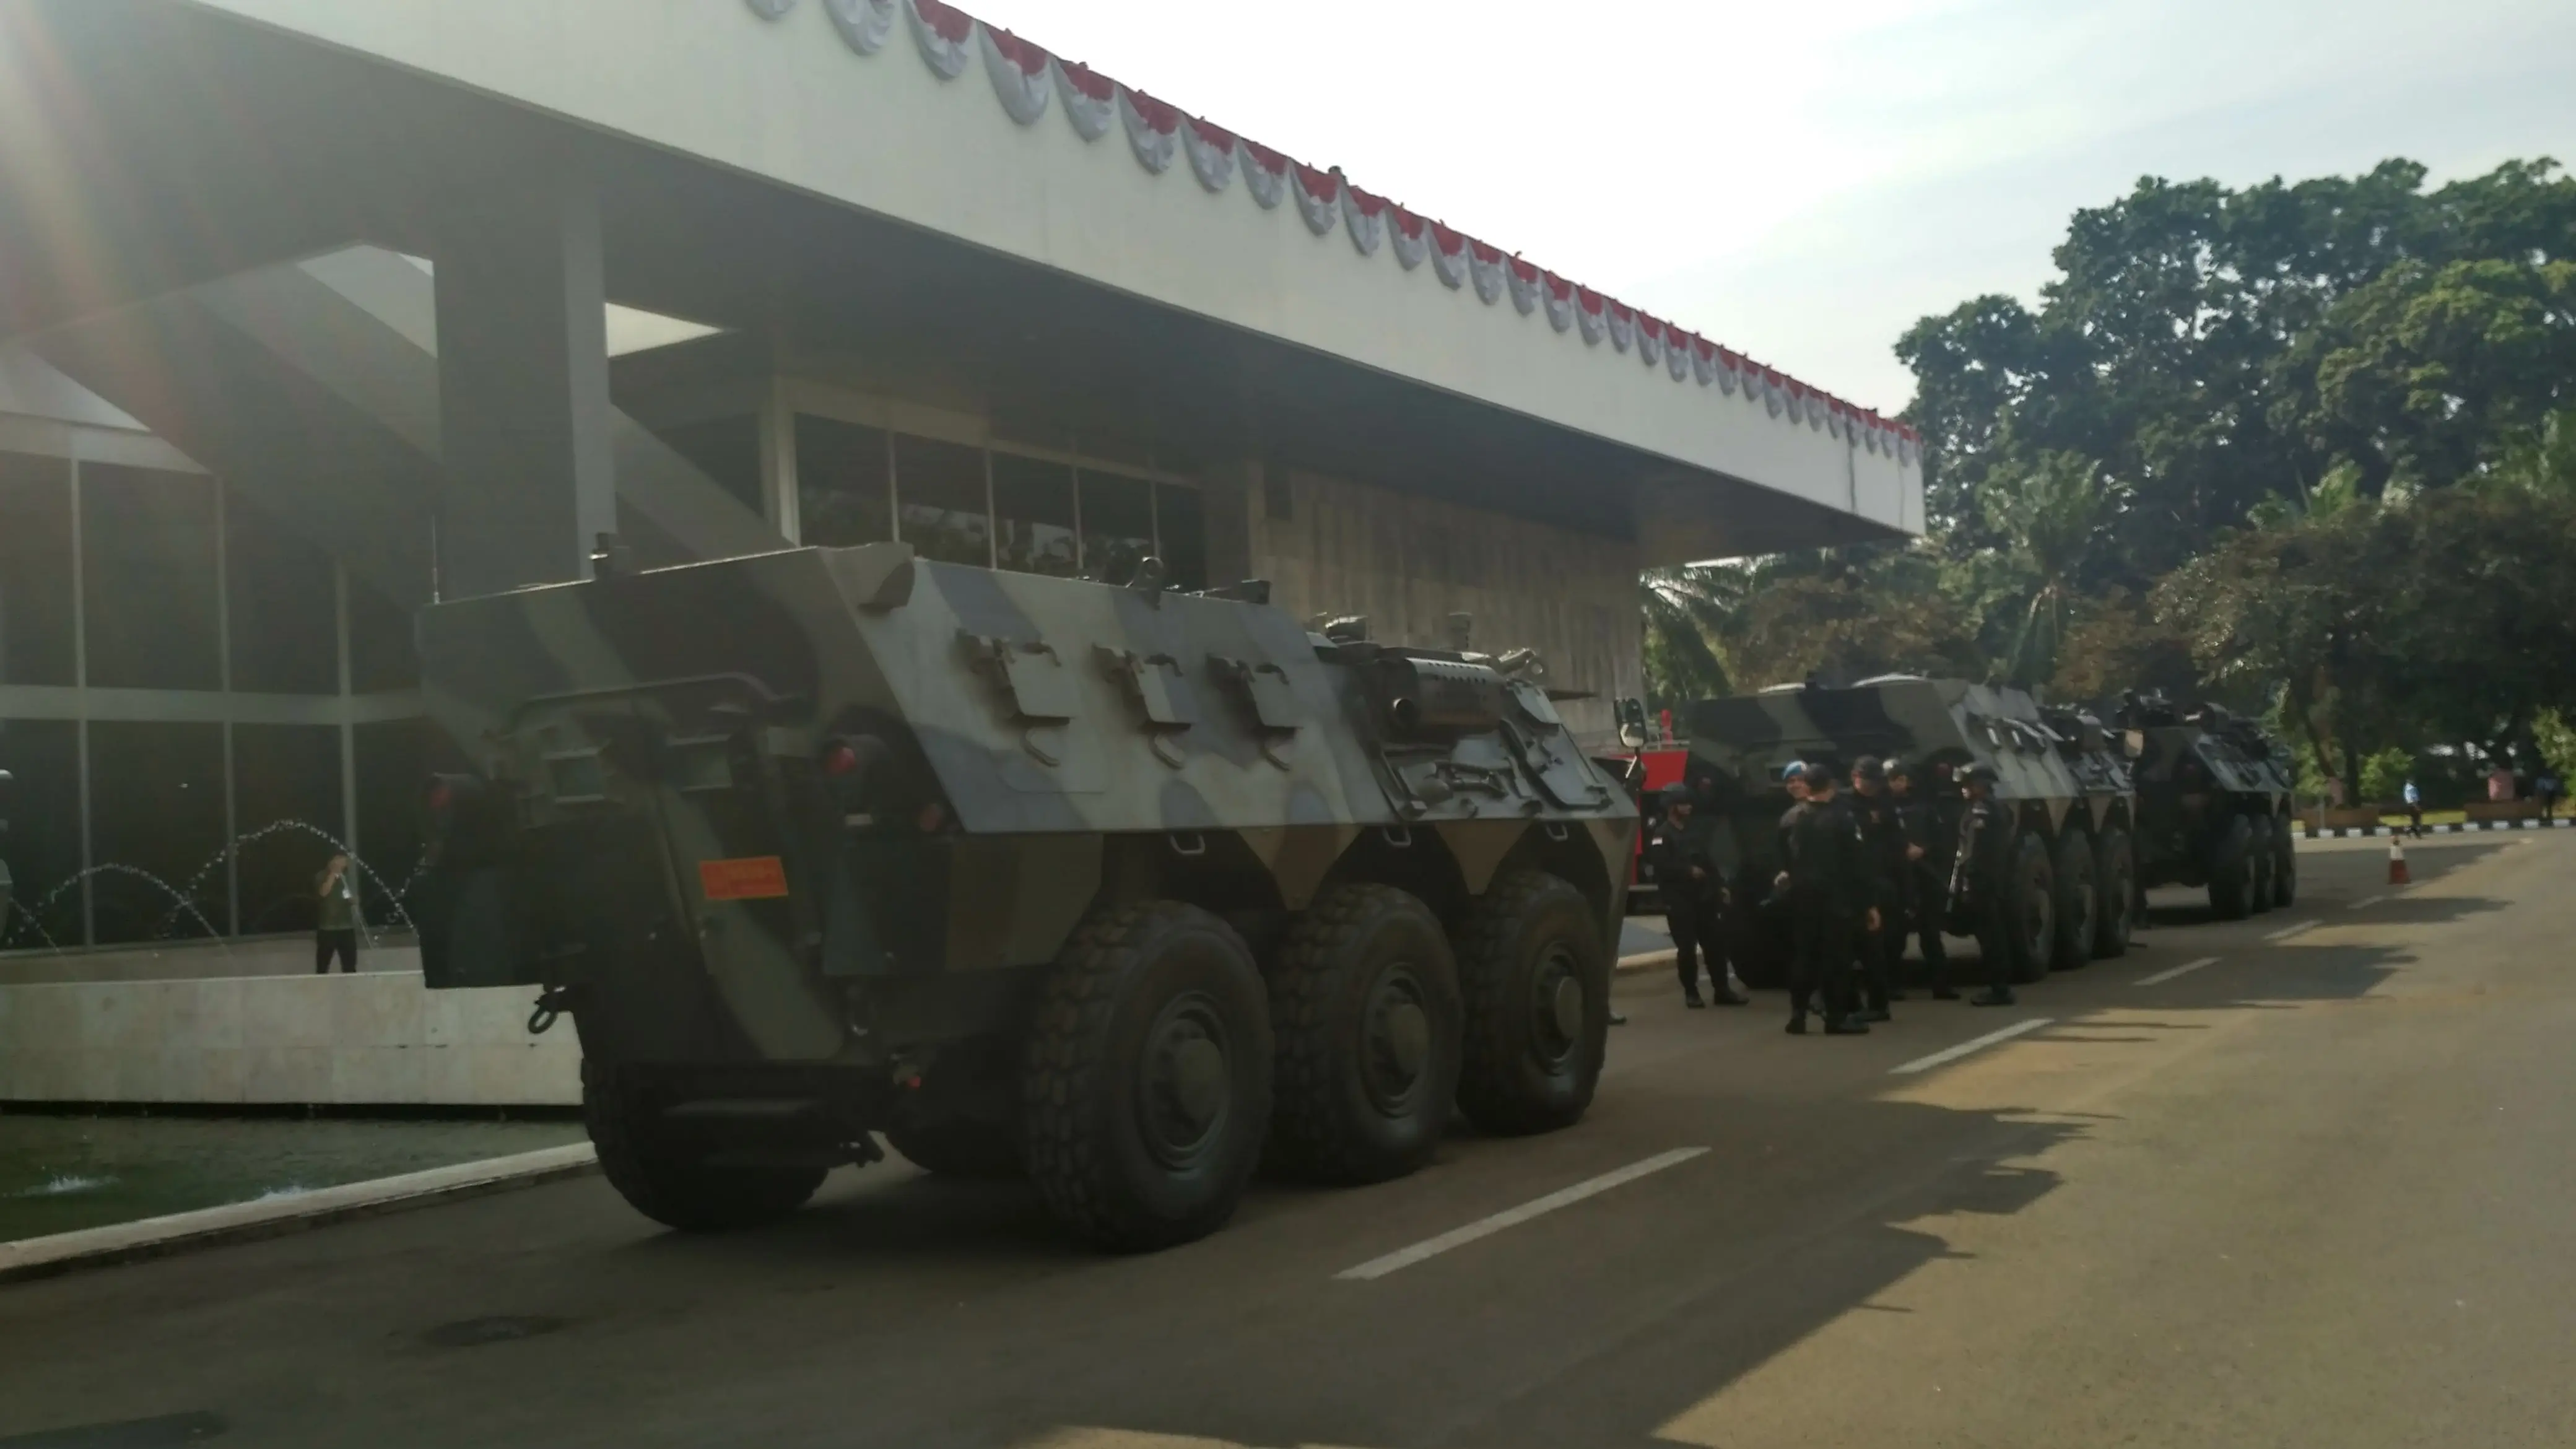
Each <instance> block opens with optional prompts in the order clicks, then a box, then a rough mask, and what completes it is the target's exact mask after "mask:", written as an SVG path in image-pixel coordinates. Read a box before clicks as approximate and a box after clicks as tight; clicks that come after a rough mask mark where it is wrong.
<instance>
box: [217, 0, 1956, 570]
mask: <svg viewBox="0 0 2576 1449" xmlns="http://www.w3.org/2000/svg"><path fill="white" fill-rule="evenodd" d="M186 3H188V4H191V5H194V6H196V7H198V8H200V9H206V10H212V11H219V12H223V13H227V14H231V15H235V16H238V17H240V18H243V19H247V20H251V21H254V22H258V23H261V24H264V25H267V26H269V27H272V28H274V29H278V30H282V31H287V32H291V33H294V34H298V35H302V36H304V37H307V38H309V39H312V40H315V41H317V42H320V43H323V44H327V45H331V46H333V47H336V48H340V49H343V50H346V51H350V52H355V53H359V54H363V55H367V56H372V57H374V58H377V59H379V60H382V61H385V62H387V63H390V64H393V65H397V66H400V67H403V68H405V69H407V70H411V71H414V72H417V73H420V74H423V75H428V76H432V77H436V78H440V79H444V80H447V81H450V82H452V83H455V84H458V85H462V86H465V87H467V88H470V89H474V90H477V91H481V92H484V93H487V94H491V95H493V96H496V97H500V98H504V99H507V100H510V101H513V102H515V103H517V104H520V105H523V106H526V107H529V108H532V109H535V110H539V111H546V112H552V113H555V114H558V115H562V116H564V117H567V118H569V119H571V120H574V121H576V122H578V123H581V124H584V125H587V126H591V127H594V128H597V129H600V130H604V131H608V132H613V133H617V134H622V135H626V136H630V137H633V138H635V139H637V140H639V141H642V142H645V143H647V144H651V145H654V146H657V147H660V148H663V149H666V150H669V151H672V152H675V153H679V154H683V155H689V156H694V157H698V158H701V159H704V160H706V161H708V162H710V163H712V164H717V165H721V166H725V167H727V168H730V169H733V170H736V171H739V172H742V173H745V174H749V175H753V176H758V177H762V178H765V179H768V180H771V181H773V182H776V183H778V184H781V185H785V186H789V187H793V188H796V189H798V190H802V191H805V192H808V193H811V194H814V195H818V196H822V197H825V198H829V199H832V200H836V201H839V202H842V203H844V204H847V205H851V206H854V207H858V208H861V209H864V210H867V211H870V212H874V213H877V214H880V215H883V216H887V217H890V218H893V219H895V220H898V221H902V222H906V223H909V224H912V225H916V226H920V227H922V228H924V229H926V230H930V231H934V232H938V233H941V234H944V235H948V236H953V237H955V238H957V239H959V240H961V241H964V242H967V243H970V244H973V245H976V246H979V247H983V248H986V249H988V250H991V251H995V252H998V253H1002V254H1005V255H1009V256H1013V257H1017V258H1020V259H1023V260H1026V261H1030V262H1034V263H1037V264H1039V265H1043V266H1048V267H1052V268H1055V269H1058V270H1061V271H1065V272H1069V273H1072V274H1074V275H1077V276H1080V277H1083V278H1086V279H1088V280H1090V281H1092V282H1094V283H1096V284H1099V285H1103V286H1107V287H1110V288H1112V289H1115V290H1118V291H1121V292H1125V293H1128V294H1130V295H1133V296H1137V297H1140V298H1144V299H1146V300H1149V301H1152V302H1156V303H1159V304H1162V305H1166V306H1171V307H1175V308H1179V309H1181V310H1184V311H1188V312H1191V313H1195V314H1198V315H1201V316H1205V317H1209V318H1211V319H1214V320H1217V321H1219V322H1223V323H1227V324H1230V325H1234V326H1238V327H1242V328H1245V329H1247V330H1250V331H1254V332H1258V333H1261V334H1265V335H1268V336H1273V337H1277V338H1280V339H1282V340H1285V341H1289V342H1292V343H1295V344H1298V345H1302V346H1305V347H1308V348H1311V349H1313V350H1315V351H1318V352H1322V353H1325V354H1328V355H1331V356H1336V357H1340V358H1343V359H1346V360H1348V361H1350V362H1353V363H1355V364H1358V365H1361V366H1366V367H1370V368H1373V369H1376V370H1379V371H1382V372H1386V373H1390V374H1393V375H1395V376H1399V377H1404V378H1408V379H1411V380H1414V381H1417V382H1420V383H1423V384H1426V385H1429V386H1432V387H1436V388H1440V389H1442V390H1445V391H1448V392H1452V393H1455V394H1458V395H1460V396H1464V397H1468V398H1471V399H1474V400H1477V401H1480V402H1483V403H1486V404H1488V405H1491V406H1495V407H1499V408H1503V409H1507V410H1509V411H1513V412H1517V413H1521V414H1524V415H1527V416H1530V417H1533V418H1537V419H1540V420H1542V421H1545V422H1549V423H1552V424H1555V425H1557V426H1561V427H1565V428H1568V429H1570V430H1573V431H1576V432H1581V433H1585V434H1589V435H1592V436H1596V437H1601V438H1605V439H1608V440H1611V441H1614V442H1618V443H1621V444H1625V445H1627V446H1631V447H1634V448H1637V449H1640V450H1642V451H1645V452H1648V453H1651V454H1655V455H1659V456H1662V457H1667V458H1671V459H1674V460H1675V461H1677V462H1681V463H1685V464H1688V465H1691V466H1693V467H1697V468H1702V469H1706V470H1709V471H1711V472H1715V473H1719V474H1723V475H1726V476H1729V477H1732V478H1736V479H1740V480H1743V481H1745V482H1748V483H1752V484H1754V485H1757V486H1760V487H1763V488H1766V489H1769V490H1772V491H1775V492H1778V493H1782V494H1786V495H1789V496H1791V497H1795V498H1799V499H1803V500H1805V501H1807V502H1810V503H1814V504H1818V505H1821V506H1823V507H1825V508H1828V509H1831V510H1833V511H1836V512H1841V513H1846V514H1850V515H1852V516H1855V517H1858V518H1861V519H1865V520H1868V521H1870V522H1874V523H1877V524H1880V525H1882V526H1886V527H1889V528H1894V529H1901V530H1904V531H1907V532H1918V533H1919V532H1920V531H1921V529H1922V527H1923V504H1922V486H1923V485H1922V471H1921V466H1920V461H1919V459H1920V455H1919V452H1916V451H1914V450H1913V447H1912V445H1911V444H1908V445H1907V451H1908V453H1909V455H1910V457H1911V461H1908V460H1906V459H1901V458H1900V457H1899V456H1897V455H1896V454H1895V453H1894V451H1893V450H1890V451H1884V452H1873V451H1871V450H1870V449H1868V448H1866V447H1863V446H1856V445H1854V444H1853V443H1851V442H1849V441H1846V440H1844V439H1842V438H1837V437H1836V436H1835V435H1834V432H1833V431H1831V430H1829V429H1828V428H1826V427H1825V426H1824V420H1823V419H1818V420H1817V421H1816V422H1815V423H1813V424H1812V425H1811V424H1810V423H1807V422H1800V421H1797V420H1796V413H1795V411H1794V410H1783V411H1782V412H1781V413H1778V414H1775V413H1774V412H1773V410H1772V407H1771V406H1770V404H1769V400H1767V399H1766V400H1763V401H1747V399H1746V397H1745V396H1743V395H1742V394H1741V393H1739V394H1736V395H1729V394H1727V393H1726V392H1725V391H1724V390H1723V389H1722V388H1721V387H1719V386H1716V385H1714V384H1703V383H1701V382H1699V381H1698V380H1697V378H1696V376H1693V375H1689V374H1688V373H1686V375H1685V377H1684V378H1683V379H1681V380H1678V381H1676V380H1673V379H1672V378H1671V377H1670V375H1669V372H1668V370H1667V369H1666V368H1665V367H1663V366H1656V367H1654V368H1652V369H1651V370H1649V368H1648V367H1647V366H1646V365H1645V364H1644V363H1642V362H1641V360H1640V354H1639V352H1638V351H1637V349H1636V347H1634V346H1631V347H1630V348H1628V349H1627V350H1625V351H1622V350H1620V349H1618V348H1616V347H1614V346H1613V345H1612V343H1611V342H1610V341H1608V340H1606V339H1605V340H1602V341H1599V342H1597V343H1587V342H1586V341H1585V340H1584V335H1583V332H1584V329H1580V328H1577V329H1573V330H1569V331H1566V332H1563V333H1559V332H1558V331H1556V330H1555V328H1554V327H1553V326H1552V325H1551V324H1550V322H1549V321H1548V319H1547V316H1546V308H1545V307H1544V306H1541V307H1539V308H1538V309H1537V310H1536V311H1535V312H1533V313H1532V314H1530V315H1523V314H1522V313H1521V312H1520V311H1519V310H1518V309H1517V308H1516V307H1515V306H1514V305H1513V304H1512V302H1511V300H1510V299H1509V298H1508V297H1506V298H1504V299H1502V300H1501V301H1500V302H1499V303H1487V302H1484V301H1482V300H1480V299H1479V298H1478V296H1477V294H1476V291H1475V289H1474V288H1473V287H1472V286H1471V287H1462V288H1457V289H1452V288H1451V287H1449V286H1446V285H1444V284H1443V283H1442V282H1441V280H1440V279H1439V278H1438V277H1437V276H1436V275H1435V269H1434V268H1433V267H1431V266H1428V265H1425V266H1422V267H1419V268H1418V269H1414V270H1407V269H1406V268H1404V267H1403V266H1401V265H1399V264H1398V262H1397V260H1396V259H1395V257H1394V255H1393V253H1394V248H1393V247H1391V246H1387V245H1383V244H1381V245H1380V246H1379V247H1378V248H1377V249H1376V252H1375V254H1374V255H1363V254H1362V253H1361V251H1360V248H1359V247H1357V246H1356V245H1354V243H1353V241H1352V238H1351V236H1350V234H1349V231H1348V229H1347V228H1345V227H1340V226H1337V227H1335V228H1334V229H1332V230H1330V231H1328V232H1326V233H1324V234H1322V235H1320V236H1319V235H1317V234H1315V233H1314V232H1313V231H1310V230H1309V229H1308V227H1307V226H1306V225H1305V224H1304V223H1303V222H1302V221H1301V219H1300V217H1299V214H1298V210H1297V207H1296V206H1295V204H1294V201H1293V197H1292V199H1291V200H1290V201H1289V202H1287V203H1283V204H1282V205H1280V206H1278V207H1277V208H1276V209H1264V208H1263V207H1262V206H1260V205H1259V204H1257V203H1256V202H1255V201H1254V200H1253V198H1252V197H1251V195H1250V194H1249V192H1248V188H1247V187H1246V186H1245V185H1244V184H1242V182H1241V178H1240V176H1239V175H1238V176H1237V177H1235V178H1234V181H1233V182H1232V183H1231V184H1229V185H1228V186H1227V187H1226V189H1224V190H1222V191H1218V192H1213V193H1212V192H1210V191H1209V189H1208V188H1207V187H1206V186H1204V185H1202V184H1201V182H1200V181H1199V179H1198V178H1197V177H1196V175H1195V174H1194V173H1193V171H1192V168H1191V166H1190V165H1189V163H1188V161H1187V159H1186V158H1185V157H1184V158H1183V159H1180V160H1177V161H1176V162H1175V163H1174V164H1173V165H1171V167H1170V168H1169V169H1168V170H1166V171H1164V172H1162V173H1161V174H1159V175H1157V174H1154V173H1152V172H1149V171H1148V170H1147V169H1146V168H1145V167H1144V166H1142V165H1140V164H1139V163H1138V162H1137V160H1136V159H1135V157H1134V156H1133V154H1131V150H1130V145H1129V142H1128V139H1127V137H1126V135H1125V134H1124V130H1123V127H1119V126H1114V125H1113V126H1112V128H1111V129H1110V131H1109V133H1108V134H1107V135H1105V136H1103V137H1101V138H1100V139H1098V140H1095V141H1085V140H1084V139H1083V138H1082V137H1081V136H1080V135H1078V134H1077V133H1076V130H1075V128H1074V127H1073V126H1072V125H1070V124H1068V122H1067V120H1066V117H1065V116H1064V115H1063V114H1062V112H1063V111H1064V109H1065V108H1064V106H1063V103H1062V101H1061V98H1058V100H1057V102H1056V104H1054V105H1052V106H1051V107H1049V109H1048V112H1047V113H1046V114H1044V115H1042V116H1040V117H1039V118H1038V119H1037V120H1036V121H1035V122H1034V123H1032V124H1027V125H1023V124H1019V123H1017V122H1015V121H1014V120H1013V119H1012V118H1011V117H1010V115H1009V114H1008V113H1007V112H1006V111H1005V110H1004V108H1003V106H1002V104H1001V102H1000V100H999V99H998V97H997V95H996V92H995V88H994V86H993V85H992V84H991V83H989V82H988V80H987V78H986V76H985V74H984V67H983V65H982V64H980V63H978V64H975V65H970V66H969V67H968V68H967V69H965V71H964V72H963V73H962V74H960V75H959V76H958V77H957V78H956V79H954V80H943V79H941V78H940V77H939V76H938V75H937V74H935V73H934V72H933V70H932V68H931V67H930V66H929V65H927V64H925V63H923V57H922V55H921V54H920V53H919V52H918V51H917V49H916V47H915V45H914V43H913V41H912V39H911V37H910V36H908V35H906V34H903V33H901V32H903V31H904V30H905V29H907V28H908V27H906V26H903V25H898V26H897V27H896V31H897V33H896V34H895V35H894V36H892V37H890V41H889V43H888V44H887V45H886V46H885V47H884V49H883V50H882V51H881V52H879V53H876V54H874V55H867V56H862V55H861V54H859V53H858V52H857V51H856V50H855V49H854V48H853V47H852V46H850V45H849V44H847V43H845V42H844V41H843V40H842V38H841V36H840V35H839V33H838V32H837V31H836V30H835V28H834V26H833V25H832V23H831V18H830V16H828V15H827V14H826V13H825V9H824V6H823V5H822V4H821V3H819V0H818V3H814V4H788V5H783V6H782V5H781V4H779V3H776V0H771V3H768V4H765V5H762V6H759V7H754V6H752V5H749V4H742V3H712V0H542V3H539V0H369V3H368V4H365V5H350V4H347V3H345V0H186ZM769 12H777V13H778V17H779V18H777V19H776V20H774V21H773V20H766V19H764V18H763V16H764V14H766V13H769ZM1236 170H1237V171H1238V172H1239V171H1240V170H1241V167H1240V166H1238V167H1237V168H1236ZM1295 185H1296V182H1295V179H1294V177H1293V176H1292V177H1291V179H1290V186H1291V188H1292V191H1293V189H1294V187H1295Z"/></svg>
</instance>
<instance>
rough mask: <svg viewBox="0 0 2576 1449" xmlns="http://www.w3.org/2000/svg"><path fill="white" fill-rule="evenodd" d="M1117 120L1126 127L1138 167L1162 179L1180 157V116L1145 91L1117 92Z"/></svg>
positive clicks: (1123, 88)
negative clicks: (1125, 124) (1124, 123)
mask: <svg viewBox="0 0 2576 1449" xmlns="http://www.w3.org/2000/svg"><path fill="white" fill-rule="evenodd" d="M1118 119H1120V120H1121V121H1124V122H1126V123H1127V149H1129V150H1131V151H1133V152H1135V153H1136V164H1137V165H1139V166H1142V167H1144V168H1145V169H1146V170H1148V171H1151V172H1153V173H1154V174H1155V175H1157V176H1160V175H1162V174H1163V173H1164V172H1166V171H1169V170H1171V169H1172V161H1173V158H1175V157H1177V156H1179V155H1180V154H1181V113H1180V112H1179V111H1178V110H1176V109H1174V108H1173V107H1171V106H1167V105H1165V104H1163V103H1162V102H1161V101H1158V100H1156V99H1154V98H1153V97H1152V96H1149V95H1147V94H1145V93H1144V92H1143V91H1131V90H1129V89H1127V88H1126V87H1125V86H1120V87H1119V88H1118Z"/></svg>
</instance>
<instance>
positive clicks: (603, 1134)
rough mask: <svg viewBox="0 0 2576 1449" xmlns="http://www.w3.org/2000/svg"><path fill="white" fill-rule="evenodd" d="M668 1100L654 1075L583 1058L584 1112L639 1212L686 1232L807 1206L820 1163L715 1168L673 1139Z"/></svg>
mask: <svg viewBox="0 0 2576 1449" xmlns="http://www.w3.org/2000/svg"><path fill="white" fill-rule="evenodd" d="M666 1105H667V1104H666V1103H665V1102H664V1101H663V1100H662V1099H661V1097H660V1096H659V1095H658V1094H657V1093H655V1092H654V1091H653V1089H652V1086H651V1083H650V1080H649V1079H647V1078H644V1077H641V1076H639V1075H638V1074H636V1073H635V1072H634V1071H633V1070H632V1069H625V1070H621V1069H619V1068H616V1067H612V1066H609V1065H608V1064H606V1063H604V1062H594V1061H588V1060H585V1061H583V1062H582V1064H581V1116H582V1122H583V1123H584V1125H586V1126H587V1127H588V1128H589V1129H590V1141H591V1145H592V1146H594V1147H596V1148H597V1149H598V1150H599V1170H600V1173H601V1175H602V1176H604V1177H606V1178H607V1179H608V1185H609V1186H611V1187H613V1188H616V1189H617V1194H618V1196H620V1197H623V1198H625V1199H626V1202H627V1205H628V1206H630V1207H632V1208H634V1209H635V1210H636V1211H637V1212H639V1213H642V1214H643V1215H644V1216H646V1217H648V1218H651V1219H652V1220H653V1221H655V1222H657V1223H660V1224H662V1225H663V1226H664V1227H668V1228H677V1229H679V1230H680V1231H682V1232H684V1233H712V1232H723V1231H726V1230H728V1229H733V1228H748V1227H756V1226H758V1225H759V1224H762V1223H766V1222H773V1221H775V1220H777V1219H779V1218H783V1217H785V1216H787V1215H788V1214H789V1213H792V1212H794V1211H796V1210H797V1209H798V1208H800V1207H803V1206H804V1205H805V1200H806V1199H807V1198H810V1197H812V1196H813V1195H814V1189H816V1188H818V1187H820V1186H822V1185H823V1175H824V1173H825V1172H826V1171H827V1169H825V1168H820V1167H733V1166H714V1165H711V1164H709V1163H708V1162H707V1161H705V1160H704V1157H703V1155H702V1154H698V1153H692V1152H690V1151H688V1150H687V1149H685V1148H683V1147H682V1146H681V1145H680V1144H679V1143H677V1142H675V1141H674V1140H673V1137H672V1134H671V1132H670V1130H669V1128H668V1126H667V1125H666V1124H665V1123H664V1122H663V1120H662V1109H663V1107H664V1106H666Z"/></svg>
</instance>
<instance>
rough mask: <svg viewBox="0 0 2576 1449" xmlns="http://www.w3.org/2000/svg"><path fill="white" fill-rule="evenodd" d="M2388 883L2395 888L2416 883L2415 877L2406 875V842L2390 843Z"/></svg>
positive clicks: (2391, 841)
mask: <svg viewBox="0 0 2576 1449" xmlns="http://www.w3.org/2000/svg"><path fill="white" fill-rule="evenodd" d="M2388 883H2389V884H2390V885H2393V886H2402V885H2412V884H2413V883H2414V877H2413V876H2410V875H2408V874H2407V873H2406V842H2404V841H2402V840H2390V841H2389V842H2388Z"/></svg>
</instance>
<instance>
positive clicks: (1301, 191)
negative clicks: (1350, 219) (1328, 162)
mask: <svg viewBox="0 0 2576 1449" xmlns="http://www.w3.org/2000/svg"><path fill="white" fill-rule="evenodd" d="M1288 194H1289V195H1290V196H1293V197H1295V198H1297V214H1298V215H1299V216H1301V217H1303V218H1305V221H1306V230H1308V231H1311V232H1313V233H1314V234H1315V235H1317V236H1327V235H1330V234H1331V232H1332V230H1333V228H1334V227H1336V226H1339V225H1341V221H1342V178H1341V173H1339V172H1335V171H1318V170H1316V169H1315V168H1314V167H1312V166H1309V165H1307V164H1306V163H1304V162H1302V161H1298V162H1292V163H1290V165H1289V168H1288Z"/></svg>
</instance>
